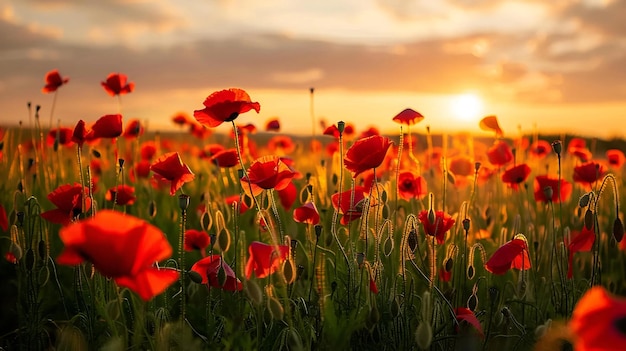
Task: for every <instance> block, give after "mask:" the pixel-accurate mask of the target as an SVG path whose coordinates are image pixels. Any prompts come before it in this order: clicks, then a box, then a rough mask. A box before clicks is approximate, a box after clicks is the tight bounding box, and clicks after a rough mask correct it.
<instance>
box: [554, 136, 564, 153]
mask: <svg viewBox="0 0 626 351" xmlns="http://www.w3.org/2000/svg"><path fill="white" fill-rule="evenodd" d="M562 149H563V144H561V141H560V140H555V141H553V142H552V150H554V152H555V153H556V154H557V155H559V156H561V151H562Z"/></svg>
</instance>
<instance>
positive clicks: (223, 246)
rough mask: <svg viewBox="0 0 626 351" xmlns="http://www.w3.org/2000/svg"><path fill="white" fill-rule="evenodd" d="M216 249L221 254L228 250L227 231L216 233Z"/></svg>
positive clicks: (228, 236)
mask: <svg viewBox="0 0 626 351" xmlns="http://www.w3.org/2000/svg"><path fill="white" fill-rule="evenodd" d="M217 247H218V249H220V251H222V252H226V251H228V249H229V248H230V233H229V232H228V230H226V229H222V230H220V231H219V233H217Z"/></svg>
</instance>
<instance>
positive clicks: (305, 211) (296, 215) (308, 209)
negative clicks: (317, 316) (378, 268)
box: [5, 201, 320, 230]
mask: <svg viewBox="0 0 626 351" xmlns="http://www.w3.org/2000/svg"><path fill="white" fill-rule="evenodd" d="M293 220H294V221H296V222H298V223H306V224H312V225H316V224H318V223H319V222H320V213H319V211H318V210H317V207H316V206H315V203H314V202H313V201H309V202H307V203H305V204H304V205H302V206H300V207H298V208H296V209H295V210H293ZM5 230H6V229H5Z"/></svg>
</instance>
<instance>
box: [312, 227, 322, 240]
mask: <svg viewBox="0 0 626 351" xmlns="http://www.w3.org/2000/svg"><path fill="white" fill-rule="evenodd" d="M314 228H315V238H316V239H319V238H320V235H322V230H323V229H324V227H322V226H321V225H320V224H317V225H315V227H314Z"/></svg>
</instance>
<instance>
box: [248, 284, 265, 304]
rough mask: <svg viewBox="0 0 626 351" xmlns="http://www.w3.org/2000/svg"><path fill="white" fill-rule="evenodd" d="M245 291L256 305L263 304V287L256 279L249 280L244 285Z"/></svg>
mask: <svg viewBox="0 0 626 351" xmlns="http://www.w3.org/2000/svg"><path fill="white" fill-rule="evenodd" d="M244 291H245V292H246V295H248V298H249V299H250V301H252V304H254V305H255V306H259V305H261V303H262V302H263V291H261V287H259V284H257V283H256V282H255V281H254V280H248V281H247V282H246V285H245V286H244Z"/></svg>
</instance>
